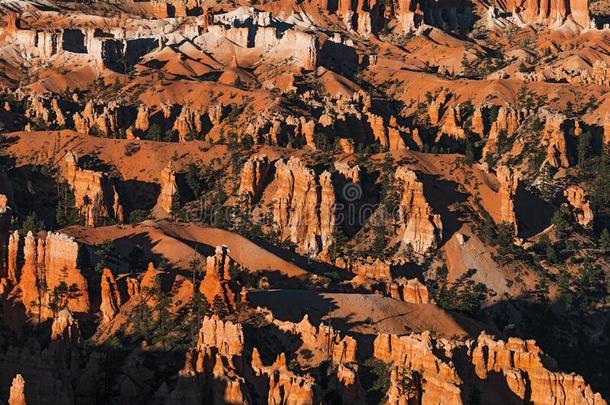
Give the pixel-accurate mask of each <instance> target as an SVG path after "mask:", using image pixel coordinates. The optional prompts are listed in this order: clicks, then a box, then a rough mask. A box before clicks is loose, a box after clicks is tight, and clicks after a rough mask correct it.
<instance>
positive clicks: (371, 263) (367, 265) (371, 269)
mask: <svg viewBox="0 0 610 405" xmlns="http://www.w3.org/2000/svg"><path fill="white" fill-rule="evenodd" d="M335 265H336V266H337V267H341V268H343V269H346V270H348V271H350V272H351V273H354V274H356V275H357V276H359V278H360V279H365V280H366V279H368V280H378V281H385V282H390V281H391V280H392V274H391V272H390V265H389V264H388V263H386V262H384V261H383V260H381V259H379V258H377V259H374V260H373V258H370V257H369V258H367V259H366V260H362V259H360V260H356V261H351V260H350V259H349V258H338V259H337V260H336V263H335Z"/></svg>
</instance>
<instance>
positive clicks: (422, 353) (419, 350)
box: [373, 332, 462, 404]
mask: <svg viewBox="0 0 610 405" xmlns="http://www.w3.org/2000/svg"><path fill="white" fill-rule="evenodd" d="M435 343H436V342H434V341H433V340H432V338H431V337H430V335H429V333H427V332H425V333H423V334H421V335H418V334H410V335H408V336H400V337H399V336H395V335H385V334H381V335H379V336H378V337H377V338H376V339H375V341H374V343H373V355H374V356H375V357H376V358H378V359H380V360H382V361H384V362H386V363H393V364H394V365H396V366H398V367H400V368H401V369H402V370H404V371H405V372H408V371H409V370H412V371H415V372H417V373H419V374H420V375H421V390H422V391H423V393H422V398H421V400H422V403H431V404H442V403H450V404H461V403H462V400H461V395H460V386H461V385H462V380H461V379H460V377H459V376H458V374H457V371H456V369H455V368H454V366H453V365H452V364H449V363H446V362H445V361H443V359H441V358H439V357H437V355H436V354H435V352H434V348H435ZM402 370H401V371H402Z"/></svg>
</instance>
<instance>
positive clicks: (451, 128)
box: [436, 105, 466, 142]
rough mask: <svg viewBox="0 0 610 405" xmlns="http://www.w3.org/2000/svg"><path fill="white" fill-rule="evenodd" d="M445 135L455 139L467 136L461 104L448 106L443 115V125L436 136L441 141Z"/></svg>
mask: <svg viewBox="0 0 610 405" xmlns="http://www.w3.org/2000/svg"><path fill="white" fill-rule="evenodd" d="M443 135H447V136H449V137H451V138H454V139H465V138H466V131H464V128H463V127H462V112H461V109H460V106H459V105H457V106H453V107H449V108H447V111H446V113H445V115H444V116H443V126H442V127H441V129H440V131H439V132H438V134H437V136H436V142H439V141H440V140H441V138H442V136H443Z"/></svg>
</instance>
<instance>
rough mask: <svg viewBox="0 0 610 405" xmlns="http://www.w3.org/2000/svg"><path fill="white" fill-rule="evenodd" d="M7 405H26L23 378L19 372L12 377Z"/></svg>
mask: <svg viewBox="0 0 610 405" xmlns="http://www.w3.org/2000/svg"><path fill="white" fill-rule="evenodd" d="M8 405H27V401H26V399H25V380H24V379H23V377H22V376H21V374H17V375H16V376H15V378H13V382H12V384H11V390H10V393H9V397H8Z"/></svg>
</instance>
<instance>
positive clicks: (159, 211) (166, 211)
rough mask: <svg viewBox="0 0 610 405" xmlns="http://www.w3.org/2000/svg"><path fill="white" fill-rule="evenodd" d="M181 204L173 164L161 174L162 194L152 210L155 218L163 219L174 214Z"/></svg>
mask: <svg viewBox="0 0 610 405" xmlns="http://www.w3.org/2000/svg"><path fill="white" fill-rule="evenodd" d="M179 203H180V194H179V192H178V185H177V184H176V172H175V170H174V166H173V165H172V162H169V163H168V165H167V167H166V168H165V169H163V171H162V172H161V192H160V193H159V197H158V198H157V203H156V204H155V206H154V207H153V209H152V214H153V216H154V217H155V218H158V219H163V218H167V217H168V216H169V215H171V214H173V213H174V212H175V211H176V209H177V208H178V204H179Z"/></svg>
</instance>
